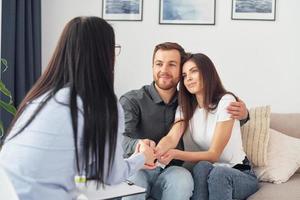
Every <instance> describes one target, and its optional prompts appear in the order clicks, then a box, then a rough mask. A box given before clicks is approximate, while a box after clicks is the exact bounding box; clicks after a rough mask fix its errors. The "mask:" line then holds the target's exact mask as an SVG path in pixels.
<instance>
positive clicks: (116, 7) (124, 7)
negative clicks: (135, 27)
mask: <svg viewBox="0 0 300 200" xmlns="http://www.w3.org/2000/svg"><path fill="white" fill-rule="evenodd" d="M102 17H103V19H105V20H116V21H142V20H143V0H102Z"/></svg>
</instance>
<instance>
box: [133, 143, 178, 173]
mask: <svg viewBox="0 0 300 200" xmlns="http://www.w3.org/2000/svg"><path fill="white" fill-rule="evenodd" d="M174 151H175V150H174V149H165V148H162V147H160V146H159V144H158V145H156V144H155V142H154V141H153V140H149V139H142V140H140V141H139V142H138V144H137V145H136V149H135V153H143V154H144V156H145V165H144V168H145V169H155V168H156V167H159V166H160V167H162V168H164V167H165V166H166V165H168V164H169V163H170V162H171V160H172V159H173V158H174V154H173V152H174Z"/></svg>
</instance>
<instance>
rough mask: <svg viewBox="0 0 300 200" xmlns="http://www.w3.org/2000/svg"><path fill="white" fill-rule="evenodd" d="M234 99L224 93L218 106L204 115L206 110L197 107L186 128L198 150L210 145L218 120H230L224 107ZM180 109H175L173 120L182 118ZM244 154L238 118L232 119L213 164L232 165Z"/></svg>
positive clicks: (238, 161)
mask: <svg viewBox="0 0 300 200" xmlns="http://www.w3.org/2000/svg"><path fill="white" fill-rule="evenodd" d="M234 101H236V100H235V98H234V97H233V96H232V95H230V94H226V95H224V96H223V97H222V98H221V100H220V102H219V104H218V107H217V108H216V109H215V110H213V111H211V112H209V113H208V114H207V117H206V112H205V110H204V109H203V108H199V107H197V108H196V110H195V112H194V115H193V117H192V118H191V119H190V121H189V126H188V129H189V131H190V133H191V136H192V139H193V140H194V142H195V143H196V144H198V146H199V147H200V149H199V150H201V151H207V150H208V149H209V147H210V145H211V142H212V139H213V135H214V131H215V127H216V125H217V123H218V122H223V121H227V120H230V119H231V118H230V114H228V112H227V110H226V108H227V106H228V105H229V104H230V103H231V102H234ZM182 116H183V115H182V113H181V109H180V108H179V107H178V108H177V111H176V116H175V120H178V119H181V118H182ZM245 156H246V154H245V152H244V150H243V145H242V136H241V129H240V123H239V121H238V120H235V121H234V125H233V128H232V133H231V137H230V139H229V141H228V143H227V145H226V146H225V148H224V150H223V153H222V154H221V156H220V159H219V161H218V162H217V163H215V165H225V166H228V167H233V166H234V165H236V164H239V163H240V164H242V161H243V160H244V158H245Z"/></svg>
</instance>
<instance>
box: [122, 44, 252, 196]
mask: <svg viewBox="0 0 300 200" xmlns="http://www.w3.org/2000/svg"><path fill="white" fill-rule="evenodd" d="M184 56H185V51H184V49H183V48H182V47H181V46H180V45H178V44H177V43H171V42H166V43H162V44H158V45H157V46H156V47H155V49H154V53H153V66H152V69H153V80H154V81H153V83H152V84H151V85H145V86H143V87H142V88H141V89H139V90H132V91H130V92H128V93H126V94H124V95H123V96H121V98H120V103H121V104H122V106H123V109H124V113H125V132H124V136H125V139H124V141H123V148H124V151H125V157H128V156H130V155H131V154H132V153H133V152H134V151H135V149H136V148H138V146H140V145H148V146H150V147H152V148H153V151H155V153H157V155H162V154H163V153H164V152H166V151H167V150H168V148H171V147H170V146H168V145H164V144H165V142H164V141H161V144H160V140H161V139H162V138H163V137H165V136H166V135H168V133H169V132H170V131H172V130H171V128H172V125H173V122H174V117H175V112H176V108H177V106H178V98H177V84H178V82H179V80H180V75H181V74H180V67H181V64H182V63H183V60H184ZM237 104H238V105H236V104H233V105H232V107H231V108H230V111H229V112H230V113H232V115H233V117H235V118H238V119H240V118H242V119H243V118H245V117H247V114H248V112H247V109H246V106H245V104H244V103H243V102H239V103H237ZM178 134H181V135H182V133H178ZM170 135H171V134H170ZM173 135H174V134H173ZM178 138H180V137H176V139H178ZM175 143H176V144H177V143H178V145H177V147H176V148H178V149H180V150H183V141H182V139H180V140H179V141H176V142H175ZM156 144H158V145H156ZM158 161H159V160H158ZM158 163H159V162H158ZM181 164H182V162H181V161H178V160H173V161H171V162H170V164H168V165H167V166H166V167H161V166H160V165H159V164H158V165H154V166H150V165H145V167H144V168H145V169H143V170H140V171H139V172H138V173H137V174H135V175H134V176H133V177H130V179H129V180H131V181H132V182H133V183H135V184H136V185H138V186H141V187H144V188H146V190H147V192H146V197H145V195H144V194H141V195H135V196H132V197H125V198H123V199H127V200H129V199H145V198H149V197H151V198H154V199H157V200H160V199H161V200H169V199H172V200H177V199H178V200H188V199H190V197H191V196H192V193H193V189H194V184H193V178H192V176H191V174H190V172H189V171H188V170H186V169H185V168H183V167H181V166H180V165H181Z"/></svg>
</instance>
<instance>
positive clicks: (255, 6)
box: [231, 0, 276, 20]
mask: <svg viewBox="0 0 300 200" xmlns="http://www.w3.org/2000/svg"><path fill="white" fill-rule="evenodd" d="M275 9H276V0H232V14H231V17H232V19H241V20H243V19H244V20H275Z"/></svg>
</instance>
